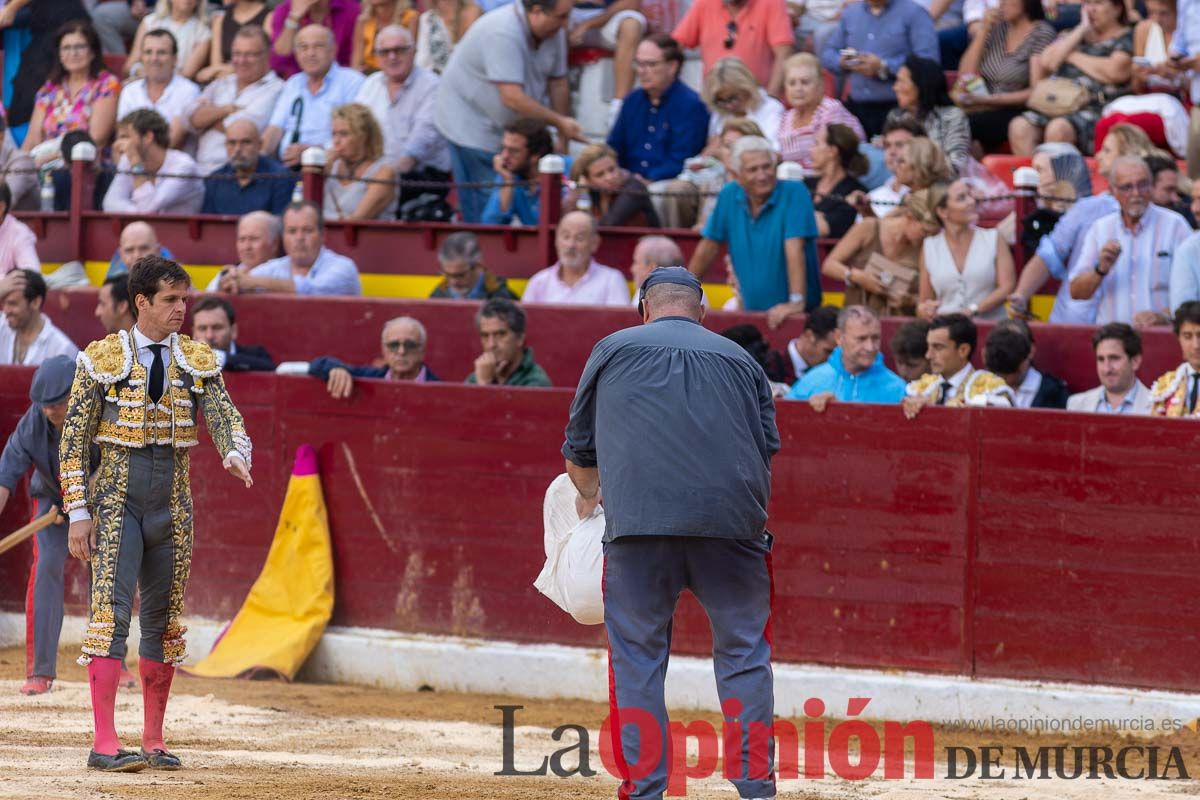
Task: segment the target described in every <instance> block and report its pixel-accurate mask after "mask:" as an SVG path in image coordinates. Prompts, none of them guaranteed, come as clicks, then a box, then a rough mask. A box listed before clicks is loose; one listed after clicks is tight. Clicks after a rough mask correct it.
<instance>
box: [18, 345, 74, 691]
mask: <svg viewBox="0 0 1200 800" xmlns="http://www.w3.org/2000/svg"><path fill="white" fill-rule="evenodd" d="M74 377H75V362H74V360H72V359H71V358H70V357H68V356H54V357H52V358H49V359H47V360H46V361H44V362H42V365H41V366H40V367H38V370H37V372H35V373H34V374H33V385H32V386H31V387H30V389H29V399H30V400H32V401H33V404H32V405H31V406H30V407H29V410H28V411H26V412H25V415H24V416H22V417H21V421H20V422H18V423H17V427H16V430H14V431H13V433H12V435H11V436H10V437H8V443H7V444H6V445H5V446H4V453H3V455H0V512H3V511H4V507H5V506H6V505H7V504H8V499H9V498H10V497H11V496H12V493H13V491H14V490H15V488H16V486H17V483H19V482H20V480H21V478H23V477H24V476H25V473H26V472H28V471H29V468H30V467H33V470H34V473H33V480H32V481H31V482H30V487H29V494H30V495H31V496H32V497H33V498H34V500H35V501H36V503H37V515H36V516H37V517H38V518H39V519H38V523H39V524H42V525H43V527H42V528H41V529H40V530H37V531H36V534H35V535H36V536H37V540H36V542H35V544H34V551H33V553H34V556H33V561H34V563H33V569H32V570H31V572H30V576H29V591H28V593H27V595H26V599H25V617H26V625H25V631H26V635H25V653H26V656H25V664H26V667H25V675H26V678H27V680H26V681H25V685H24V686H22V687H21V693H22V694H43V693H44V692H48V691H50V686H51V684H53V683H54V677H55V674H56V671H55V657H56V656H57V654H58V635H59V633H60V632H61V631H62V622H63V569H64V567H65V566H66V563H67V523H66V517H65V516H64V515H61V514H60V512H61V511H62V488H61V486H60V485H59V482H58V442H59V439H60V437H61V435H62V426H63V420H64V419H65V418H66V415H67V398H68V396H69V395H70V393H71V381H72V379H73V378H74ZM51 512H53V514H54V515H53V516H50V517H49V519H42V518H44V517H46V516H47V515H48V514H51ZM34 527H36V526H35V525H31V526H27V527H26V528H23V529H22V531H24V532H27V533H29V532H31V529H33V528H34ZM22 538H24V537H22ZM5 542H6V543H8V542H10V539H5ZM11 544H12V545H15V544H17V542H15V541H13V542H11ZM5 549H7V548H5Z"/></svg>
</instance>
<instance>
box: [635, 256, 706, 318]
mask: <svg viewBox="0 0 1200 800" xmlns="http://www.w3.org/2000/svg"><path fill="white" fill-rule="evenodd" d="M663 283H675V284H678V285H680V286H687V287H689V288H691V289H695V290H696V296H697V297H701V298H703V297H704V287H702V286H701V285H700V279H699V278H697V277H696V276H695V275H693V274H692V273H691V272H688V270H687V268H686V267H657V268H655V270H654V271H653V272H651V273H650V274H649V275H647V276H646V280H644V281H642V288H641V289H640V290H639V292H638V313H639V314H640V313H642V301H643V300H645V299H646V292H648V291H649V290H650V287H652V286H658V285H660V284H663Z"/></svg>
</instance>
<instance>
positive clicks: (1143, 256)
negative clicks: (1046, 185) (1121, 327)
mask: <svg viewBox="0 0 1200 800" xmlns="http://www.w3.org/2000/svg"><path fill="white" fill-rule="evenodd" d="M1112 170H1113V171H1112V180H1111V182H1110V185H1111V186H1112V191H1113V195H1114V196H1115V197H1116V199H1117V204H1118V206H1119V207H1120V208H1119V210H1118V211H1116V212H1114V213H1112V214H1107V215H1105V216H1102V217H1100V218H1099V219H1097V220H1096V221H1095V222H1093V223H1092V226H1091V227H1090V228H1088V231H1087V233H1086V234H1084V237H1083V248H1082V250H1081V252H1080V254H1079V261H1077V262H1076V264H1075V267H1074V269H1073V270H1072V271H1071V274H1070V281H1071V297H1072V299H1074V300H1082V301H1087V306H1086V311H1085V316H1086V320H1085V321H1086V322H1087V323H1089V324H1095V325H1107V324H1109V323H1110V322H1124V323H1127V324H1130V325H1133V326H1134V327H1135V328H1145V327H1149V326H1152V325H1166V324H1168V323H1169V322H1170V321H1171V307H1170V306H1171V302H1170V294H1169V292H1170V277H1171V258H1172V257H1173V256H1174V254H1175V250H1176V248H1178V247H1179V245H1181V244H1183V242H1184V241H1185V240H1186V239H1187V238H1188V237H1189V236H1190V235H1191V233H1192V231H1191V228H1190V227H1188V224H1187V221H1186V220H1185V219H1184V218H1183V217H1182V216H1181V215H1180V214H1177V213H1176V212H1174V211H1171V210H1170V209H1166V208H1163V207H1161V206H1156V205H1154V203H1152V202H1151V191H1152V189H1153V188H1154V183H1153V179H1152V178H1151V176H1150V168H1149V167H1148V166H1147V165H1146V162H1145V161H1143V160H1142V159H1141V158H1138V157H1137V156H1119V157H1118V158H1117V159H1116V160H1115V161H1113V167H1112Z"/></svg>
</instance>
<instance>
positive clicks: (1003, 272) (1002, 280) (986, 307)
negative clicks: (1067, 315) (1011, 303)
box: [917, 180, 1017, 320]
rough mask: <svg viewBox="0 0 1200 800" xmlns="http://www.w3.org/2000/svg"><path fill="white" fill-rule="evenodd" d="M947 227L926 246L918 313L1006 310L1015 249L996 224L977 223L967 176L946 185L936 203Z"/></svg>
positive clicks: (988, 315)
mask: <svg viewBox="0 0 1200 800" xmlns="http://www.w3.org/2000/svg"><path fill="white" fill-rule="evenodd" d="M943 185H944V184H936V185H935V186H936V187H940V186H943ZM934 208H935V213H936V214H937V215H938V218H939V219H940V220H941V221H942V232H941V233H939V234H938V235H937V236H931V237H929V238H928V239H926V240H925V242H924V244H923V245H922V247H921V259H920V273H921V274H920V295H919V302H918V304H917V316H919V317H922V318H924V319H927V320H930V319H933V318H934V317H935V316H937V315H939V314H953V313H960V314H966V315H968V316H971V317H975V318H978V319H983V320H998V319H1003V318H1004V316H1005V308H1004V301H1005V298H1007V297H1008V295H1009V294H1010V293H1011V292H1012V291H1013V289H1015V288H1016V285H1017V273H1016V268H1015V267H1014V266H1013V257H1012V251H1011V250H1009V249H1008V244H1006V243H1005V241H1004V239H1003V237H1001V236H1000V234H999V231H997V230H996V229H995V228H980V227H979V226H978V225H977V224H976V223H977V222H978V220H979V213H978V211H977V210H976V202H975V196H974V195H973V194H972V193H971V187H970V186H969V185H968V184H967V183H966V182H965V181H962V180H958V181H954V182H953V183H951V184H950V185H949V186H946V187H945V191H944V193H943V194H942V195H941V197H940V199H938V201H937V203H936V204H935V206H934Z"/></svg>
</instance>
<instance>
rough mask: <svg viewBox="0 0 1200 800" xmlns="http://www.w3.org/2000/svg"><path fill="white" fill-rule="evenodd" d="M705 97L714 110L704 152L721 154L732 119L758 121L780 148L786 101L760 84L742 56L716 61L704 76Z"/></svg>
mask: <svg viewBox="0 0 1200 800" xmlns="http://www.w3.org/2000/svg"><path fill="white" fill-rule="evenodd" d="M701 97H702V98H703V99H704V103H705V105H707V106H708V108H709V110H710V111H712V116H711V117H710V118H709V123H708V146H707V147H706V148H705V149H704V153H703V155H709V156H715V155H717V153H718V151H719V149H720V144H721V142H720V138H721V129H722V128H724V127H725V123H726V122H728V121H729V120H731V119H739V118H747V119H750V120H752V121H754V123H755V124H757V125H758V127H759V129H760V130H762V131H763V133H764V134H765V135H766V137H767V140H768V141H770V142H771V144H772V145H773V146H774V147H775V148H776V149H777V150H778V149H779V142H778V136H779V123H780V121H781V120H782V119H783V113H784V110H783V103H781V102H779V101H778V100H776V99H775V98H774V97H771V95H769V94H767V92H766V90H765V89H763V88H762V87H761V86H759V84H758V81H756V80H755V79H754V74H753V73H751V72H750V68H749V67H747V66H746V64H745V63H744V62H743V61H742V60H741V59H740V58H734V57H733V56H729V57H728V58H722V59H721V60H720V61H718V62H717V63H716V64H714V65H713V68H712V71H711V72H709V73H708V76H707V77H706V78H705V79H704V91H703V92H702V93H701Z"/></svg>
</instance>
